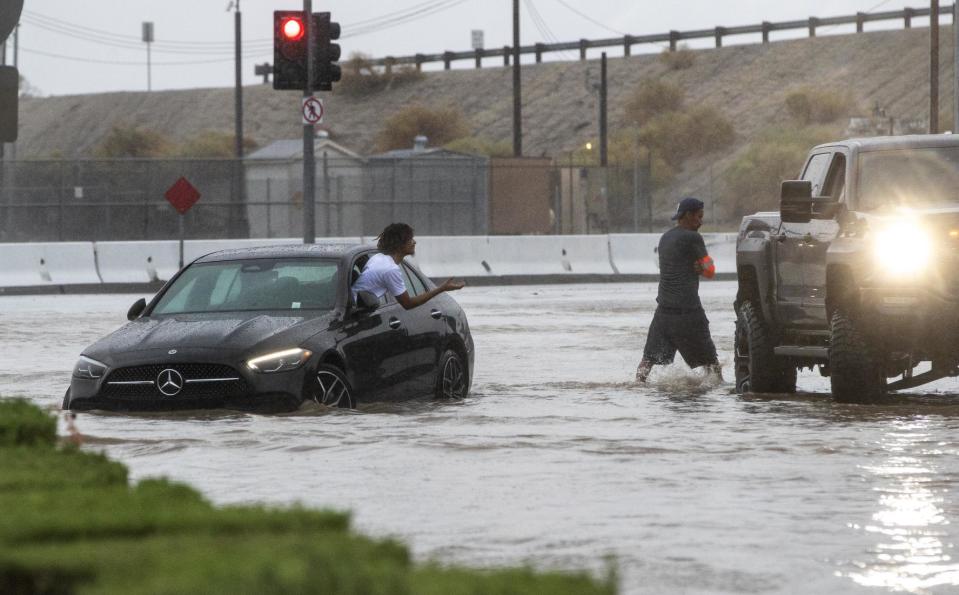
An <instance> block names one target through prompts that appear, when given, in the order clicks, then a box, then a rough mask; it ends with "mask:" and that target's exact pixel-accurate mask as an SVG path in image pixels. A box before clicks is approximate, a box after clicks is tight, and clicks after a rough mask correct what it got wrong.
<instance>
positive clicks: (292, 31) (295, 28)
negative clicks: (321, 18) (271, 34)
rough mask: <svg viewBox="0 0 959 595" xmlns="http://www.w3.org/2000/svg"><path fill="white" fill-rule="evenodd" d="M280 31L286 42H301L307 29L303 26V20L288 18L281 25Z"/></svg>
mask: <svg viewBox="0 0 959 595" xmlns="http://www.w3.org/2000/svg"><path fill="white" fill-rule="evenodd" d="M280 31H281V33H282V34H283V38H284V39H285V40H286V41H299V40H300V39H301V38H302V37H303V35H304V34H305V33H306V28H305V27H304V26H303V19H301V18H299V17H286V18H284V19H283V21H282V22H281V23H280Z"/></svg>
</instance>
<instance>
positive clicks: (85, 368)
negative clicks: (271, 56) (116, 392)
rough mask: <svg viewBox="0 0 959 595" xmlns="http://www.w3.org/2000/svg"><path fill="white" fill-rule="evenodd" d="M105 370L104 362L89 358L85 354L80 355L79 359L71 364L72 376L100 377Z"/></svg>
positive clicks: (88, 378)
mask: <svg viewBox="0 0 959 595" xmlns="http://www.w3.org/2000/svg"><path fill="white" fill-rule="evenodd" d="M106 371H107V365H106V364H102V363H100V362H98V361H97V360H95V359H90V358H89V357H87V356H85V355H81V356H80V359H78V360H77V363H76V365H74V366H73V377H74V378H85V379H87V380H96V379H97V378H101V377H102V376H103V374H104V372H106Z"/></svg>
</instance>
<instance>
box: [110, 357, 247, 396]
mask: <svg viewBox="0 0 959 595" xmlns="http://www.w3.org/2000/svg"><path fill="white" fill-rule="evenodd" d="M165 370H173V371H175V372H176V373H177V374H179V377H177V376H176V375H173V380H174V384H176V385H178V386H179V390H174V389H175V387H174V385H170V384H167V385H166V386H165V390H166V393H164V392H162V391H161V390H160V384H158V379H159V378H160V375H161V373H163V372H164V371H165ZM167 380H168V378H167V377H166V376H164V378H163V379H162V381H163V382H164V383H165V384H166V381H167ZM181 380H182V382H181ZM247 392H248V385H247V383H246V381H245V380H243V377H242V376H240V375H239V374H238V373H237V371H236V370H234V369H233V368H232V367H230V366H225V365H222V364H165V365H164V364H150V365H145V366H131V367H128V368H119V369H117V370H114V371H112V372H110V374H109V375H108V376H107V378H106V381H105V382H104V383H103V386H102V388H101V390H100V395H101V396H103V397H109V398H113V399H143V398H157V399H211V400H212V399H228V398H235V397H240V396H243V395H244V394H246V393H247ZM169 393H173V394H169Z"/></svg>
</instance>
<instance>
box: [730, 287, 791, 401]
mask: <svg viewBox="0 0 959 595" xmlns="http://www.w3.org/2000/svg"><path fill="white" fill-rule="evenodd" d="M735 348H736V358H735V367H736V392H737V393H740V394H742V393H748V392H757V393H794V392H796V368H795V367H794V366H790V365H789V364H788V363H787V362H784V361H783V360H782V359H780V358H777V357H776V355H775V354H774V353H773V342H772V340H771V339H770V338H769V331H768V330H767V328H766V323H765V322H763V319H762V316H761V315H760V314H759V313H758V311H757V310H756V307H755V306H753V304H752V302H743V304H742V305H741V306H739V316H738V317H737V318H736V347H735Z"/></svg>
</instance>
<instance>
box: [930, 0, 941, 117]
mask: <svg viewBox="0 0 959 595" xmlns="http://www.w3.org/2000/svg"><path fill="white" fill-rule="evenodd" d="M938 132H939V0H931V6H930V8H929V134H938Z"/></svg>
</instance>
